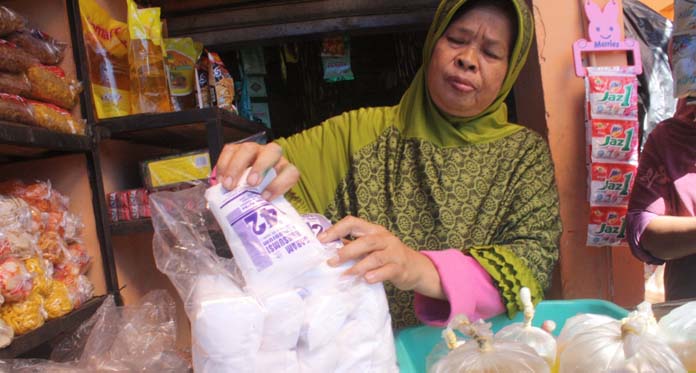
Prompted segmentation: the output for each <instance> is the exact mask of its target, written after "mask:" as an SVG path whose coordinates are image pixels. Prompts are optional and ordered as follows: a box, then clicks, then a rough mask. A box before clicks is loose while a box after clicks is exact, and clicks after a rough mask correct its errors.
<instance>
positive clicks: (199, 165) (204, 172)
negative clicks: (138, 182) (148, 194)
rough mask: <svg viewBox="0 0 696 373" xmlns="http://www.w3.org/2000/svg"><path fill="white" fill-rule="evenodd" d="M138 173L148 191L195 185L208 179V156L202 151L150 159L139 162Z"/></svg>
mask: <svg viewBox="0 0 696 373" xmlns="http://www.w3.org/2000/svg"><path fill="white" fill-rule="evenodd" d="M140 171H141V173H142V176H143V182H144V185H145V187H146V188H147V190H149V191H156V190H161V189H171V188H173V187H176V186H181V185H182V184H195V183H196V182H197V181H199V180H207V179H208V178H209V177H210V173H211V165H210V155H209V154H208V151H207V150H202V151H196V152H191V153H185V154H177V155H173V156H167V157H161V158H157V159H152V160H148V161H144V162H141V163H140Z"/></svg>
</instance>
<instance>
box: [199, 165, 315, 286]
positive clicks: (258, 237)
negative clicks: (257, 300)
mask: <svg viewBox="0 0 696 373" xmlns="http://www.w3.org/2000/svg"><path fill="white" fill-rule="evenodd" d="M248 172H249V170H247V172H246V173H245V174H244V175H242V177H241V179H240V180H242V182H240V185H238V186H237V187H236V188H234V189H233V190H231V191H228V190H226V189H225V188H223V186H222V184H217V185H215V186H213V187H210V188H208V190H207V191H206V192H205V199H206V200H207V201H208V206H209V208H210V211H211V212H212V213H213V216H215V220H217V222H218V224H219V225H220V227H221V228H222V231H223V234H224V235H225V240H226V241H227V243H228V245H229V247H230V250H231V251H232V255H233V256H234V258H235V261H236V263H237V266H238V267H239V269H240V270H241V272H242V275H243V276H244V280H245V281H246V285H247V288H248V290H251V291H252V292H254V293H255V294H257V295H264V294H272V293H275V292H279V291H284V290H290V289H292V288H293V285H292V280H293V279H295V278H297V277H298V276H299V275H301V274H303V273H305V272H306V271H308V270H309V269H312V268H315V267H316V266H317V265H319V264H320V263H321V262H322V261H323V260H326V259H327V257H326V253H325V249H324V246H323V245H322V244H321V243H320V242H319V241H318V240H317V239H316V237H315V236H314V234H313V233H312V229H310V227H309V226H308V225H307V224H306V223H305V221H304V220H303V219H302V217H301V216H300V215H299V214H298V213H297V211H295V209H294V208H293V207H292V205H290V203H289V202H287V200H285V198H283V197H278V198H276V199H275V200H273V201H270V202H269V201H266V200H265V199H263V198H261V191H262V190H263V189H264V188H265V187H266V185H268V184H269V183H270V182H271V180H272V179H273V178H274V177H275V172H274V171H273V170H272V169H271V170H270V171H269V172H267V174H266V176H265V177H264V180H263V182H262V183H261V184H260V185H259V186H257V187H251V186H248V185H246V183H245V181H246V179H247V175H248Z"/></svg>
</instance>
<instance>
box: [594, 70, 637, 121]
mask: <svg viewBox="0 0 696 373" xmlns="http://www.w3.org/2000/svg"><path fill="white" fill-rule="evenodd" d="M585 81H586V83H587V97H588V98H589V101H590V118H591V119H618V120H634V121H635V120H638V78H637V77H636V75H635V74H633V73H632V72H631V71H630V70H629V69H626V68H609V67H588V68H587V79H586V80H585Z"/></svg>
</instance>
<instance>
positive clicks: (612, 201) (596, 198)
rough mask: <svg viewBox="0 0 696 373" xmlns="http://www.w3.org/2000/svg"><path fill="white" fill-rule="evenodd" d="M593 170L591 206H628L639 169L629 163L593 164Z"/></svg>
mask: <svg viewBox="0 0 696 373" xmlns="http://www.w3.org/2000/svg"><path fill="white" fill-rule="evenodd" d="M590 168H591V175H590V177H591V182H590V204H592V205H593V206H594V205H611V206H620V205H628V197H629V194H630V193H631V188H633V182H634V179H635V176H636V170H637V167H636V166H635V165H633V164H629V163H593V164H592V166H591V167H590Z"/></svg>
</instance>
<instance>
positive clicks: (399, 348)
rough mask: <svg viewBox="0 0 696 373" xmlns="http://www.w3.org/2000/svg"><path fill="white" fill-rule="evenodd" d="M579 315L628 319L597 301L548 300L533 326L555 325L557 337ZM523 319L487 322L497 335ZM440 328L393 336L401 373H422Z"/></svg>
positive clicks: (610, 305)
mask: <svg viewBox="0 0 696 373" xmlns="http://www.w3.org/2000/svg"><path fill="white" fill-rule="evenodd" d="M579 313H594V314H599V315H606V316H611V317H613V318H616V319H621V318H624V317H626V315H628V311H627V310H625V309H623V308H621V307H619V306H617V305H616V304H614V303H611V302H607V301H605V300H598V299H575V300H547V301H542V302H541V303H539V304H538V305H537V307H536V313H535V315H534V321H533V322H532V324H533V325H534V326H541V323H543V322H544V321H545V320H553V321H555V322H556V325H557V326H556V330H554V333H553V334H554V335H556V336H557V335H558V333H560V331H561V330H562V329H563V325H565V321H566V320H567V319H568V318H570V317H573V316H575V315H577V314H579ZM523 318H524V315H523V314H522V312H518V313H517V315H515V317H514V318H512V319H509V318H508V317H507V316H506V315H499V316H496V317H493V318H491V319H489V320H487V321H489V322H491V323H492V324H493V332H497V331H498V330H500V329H501V328H503V327H504V326H506V325H509V324H512V323H515V322H521V321H522V320H523ZM441 335H442V328H433V327H430V326H416V327H411V328H406V329H403V330H401V331H399V332H398V333H397V335H396V340H395V344H396V357H397V360H398V361H399V370H400V371H401V373H422V372H425V359H426V357H427V356H428V354H430V351H431V350H432V349H433V347H435V345H436V344H437V343H439V342H440V341H441V340H442V337H441Z"/></svg>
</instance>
